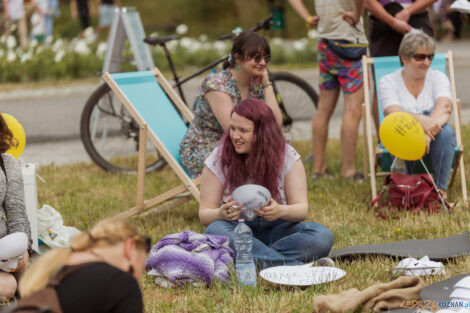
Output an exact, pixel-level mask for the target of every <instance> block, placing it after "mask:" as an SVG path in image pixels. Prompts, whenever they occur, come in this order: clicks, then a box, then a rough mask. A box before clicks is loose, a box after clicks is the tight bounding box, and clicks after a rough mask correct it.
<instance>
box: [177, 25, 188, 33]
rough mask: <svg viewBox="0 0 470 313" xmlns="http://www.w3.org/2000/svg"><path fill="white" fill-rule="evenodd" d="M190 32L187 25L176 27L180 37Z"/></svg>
mask: <svg viewBox="0 0 470 313" xmlns="http://www.w3.org/2000/svg"><path fill="white" fill-rule="evenodd" d="M187 32H188V26H186V25H185V24H180V25H178V26H177V27H176V33H177V34H178V35H184V34H186V33H187Z"/></svg>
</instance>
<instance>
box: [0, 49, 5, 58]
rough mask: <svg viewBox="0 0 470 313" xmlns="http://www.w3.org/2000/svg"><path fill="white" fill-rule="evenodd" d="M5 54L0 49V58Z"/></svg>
mask: <svg viewBox="0 0 470 313" xmlns="http://www.w3.org/2000/svg"><path fill="white" fill-rule="evenodd" d="M4 55H5V51H4V50H3V49H0V58H2V57H3V56H4Z"/></svg>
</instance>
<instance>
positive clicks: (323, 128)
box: [312, 88, 339, 173]
mask: <svg viewBox="0 0 470 313" xmlns="http://www.w3.org/2000/svg"><path fill="white" fill-rule="evenodd" d="M338 96H339V88H335V89H330V90H320V95H319V99H318V108H317V112H315V115H314V117H313V124H312V144H313V172H314V173H325V171H326V165H325V151H326V143H327V141H328V124H329V122H330V118H331V115H332V114H333V111H334V110H335V107H336V102H337V101H338Z"/></svg>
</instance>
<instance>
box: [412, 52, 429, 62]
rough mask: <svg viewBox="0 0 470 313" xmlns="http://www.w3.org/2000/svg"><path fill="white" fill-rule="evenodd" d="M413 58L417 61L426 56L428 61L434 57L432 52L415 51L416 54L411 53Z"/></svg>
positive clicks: (422, 59)
mask: <svg viewBox="0 0 470 313" xmlns="http://www.w3.org/2000/svg"><path fill="white" fill-rule="evenodd" d="M413 58H414V59H415V60H416V61H418V62H422V61H424V59H426V58H428V60H429V61H432V60H433V59H434V53H431V54H424V53H416V54H413Z"/></svg>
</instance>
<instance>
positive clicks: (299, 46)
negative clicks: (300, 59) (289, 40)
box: [293, 40, 307, 51]
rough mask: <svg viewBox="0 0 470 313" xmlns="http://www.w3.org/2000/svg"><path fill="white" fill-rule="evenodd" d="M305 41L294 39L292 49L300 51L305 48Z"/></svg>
mask: <svg viewBox="0 0 470 313" xmlns="http://www.w3.org/2000/svg"><path fill="white" fill-rule="evenodd" d="M306 45H307V43H306V42H305V41H304V40H296V41H294V43H293V46H294V49H295V50H297V51H302V50H304V49H305V46H306Z"/></svg>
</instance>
